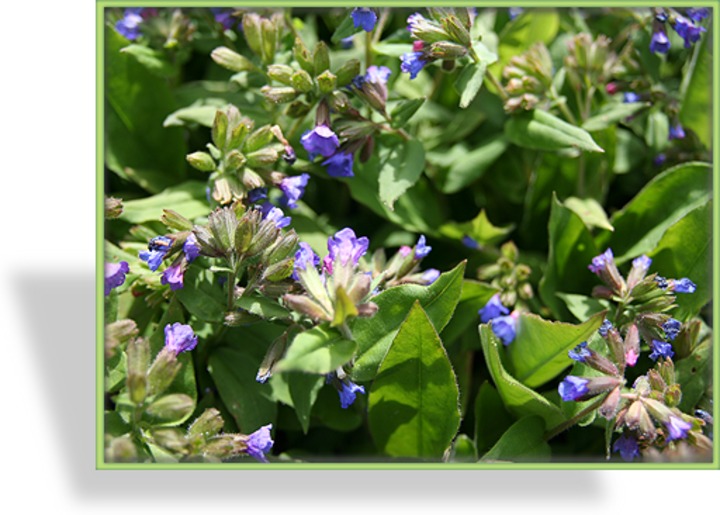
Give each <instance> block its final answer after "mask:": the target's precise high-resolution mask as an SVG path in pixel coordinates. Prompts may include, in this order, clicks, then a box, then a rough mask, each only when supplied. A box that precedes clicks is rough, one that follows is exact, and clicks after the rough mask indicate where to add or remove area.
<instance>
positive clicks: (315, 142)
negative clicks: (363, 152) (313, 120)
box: [300, 124, 340, 161]
mask: <svg viewBox="0 0 720 515" xmlns="http://www.w3.org/2000/svg"><path fill="white" fill-rule="evenodd" d="M300 143H301V144H302V146H303V147H304V148H305V150H306V151H307V153H308V154H309V155H310V160H311V161H312V160H313V159H315V157H316V156H317V155H318V154H319V155H321V156H323V157H328V156H331V155H333V154H334V153H335V151H336V150H337V148H338V147H339V146H340V140H339V139H338V137H337V134H335V133H334V132H333V131H332V129H331V128H330V127H328V126H327V125H323V124H321V125H316V126H315V128H314V129H313V130H311V131H306V132H305V134H303V135H302V137H301V138H300Z"/></svg>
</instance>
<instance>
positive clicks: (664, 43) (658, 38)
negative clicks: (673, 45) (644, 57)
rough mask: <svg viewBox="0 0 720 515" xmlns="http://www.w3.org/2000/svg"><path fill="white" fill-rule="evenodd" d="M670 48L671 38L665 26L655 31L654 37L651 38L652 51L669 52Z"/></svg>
mask: <svg viewBox="0 0 720 515" xmlns="http://www.w3.org/2000/svg"><path fill="white" fill-rule="evenodd" d="M668 50H670V40H669V39H668V37H667V34H666V33H665V29H664V28H660V29H659V30H657V31H655V32H653V35H652V39H651V40H650V51H651V52H656V53H658V54H667V53H668Z"/></svg>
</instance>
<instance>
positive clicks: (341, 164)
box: [322, 152, 354, 177]
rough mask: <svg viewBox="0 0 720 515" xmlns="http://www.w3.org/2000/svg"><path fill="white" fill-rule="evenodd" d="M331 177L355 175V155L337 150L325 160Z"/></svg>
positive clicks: (324, 162)
mask: <svg viewBox="0 0 720 515" xmlns="http://www.w3.org/2000/svg"><path fill="white" fill-rule="evenodd" d="M322 164H323V166H326V167H327V173H328V175H329V176H330V177H353V176H354V174H353V155H352V154H351V153H347V152H336V153H335V154H333V155H331V156H330V157H328V158H327V159H326V160H325V161H323V163H322Z"/></svg>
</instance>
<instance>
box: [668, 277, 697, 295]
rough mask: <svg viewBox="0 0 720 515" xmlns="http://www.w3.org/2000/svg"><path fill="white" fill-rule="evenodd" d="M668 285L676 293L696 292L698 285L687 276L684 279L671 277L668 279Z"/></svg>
mask: <svg viewBox="0 0 720 515" xmlns="http://www.w3.org/2000/svg"><path fill="white" fill-rule="evenodd" d="M668 287H669V288H670V289H671V290H672V291H674V292H675V293H695V290H696V289H697V287H696V286H695V283H694V282H692V281H691V280H690V279H688V278H687V277H683V278H682V279H670V280H669V281H668Z"/></svg>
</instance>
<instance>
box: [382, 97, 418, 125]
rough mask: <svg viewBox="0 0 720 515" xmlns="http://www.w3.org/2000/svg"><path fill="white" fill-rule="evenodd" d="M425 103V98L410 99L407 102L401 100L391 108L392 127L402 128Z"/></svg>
mask: <svg viewBox="0 0 720 515" xmlns="http://www.w3.org/2000/svg"><path fill="white" fill-rule="evenodd" d="M424 103H425V97H422V98H410V99H408V100H401V101H400V102H398V103H397V105H396V106H395V107H394V108H393V110H392V111H391V113H390V118H391V119H392V126H393V127H395V128H399V127H404V126H405V124H407V122H408V120H410V118H412V116H413V115H414V114H415V113H416V112H417V110H418V109H420V107H422V105H423V104H424Z"/></svg>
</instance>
